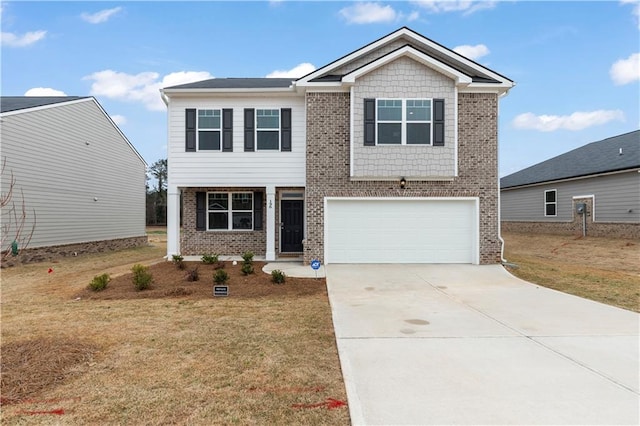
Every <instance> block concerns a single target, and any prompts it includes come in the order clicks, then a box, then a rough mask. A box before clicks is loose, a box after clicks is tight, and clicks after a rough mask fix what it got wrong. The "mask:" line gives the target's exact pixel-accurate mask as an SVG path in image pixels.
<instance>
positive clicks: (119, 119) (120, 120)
mask: <svg viewBox="0 0 640 426" xmlns="http://www.w3.org/2000/svg"><path fill="white" fill-rule="evenodd" d="M111 119H112V120H113V122H114V123H116V125H118V126H122V125H124V124H127V117H125V116H124V115H118V114H116V115H112V116H111Z"/></svg>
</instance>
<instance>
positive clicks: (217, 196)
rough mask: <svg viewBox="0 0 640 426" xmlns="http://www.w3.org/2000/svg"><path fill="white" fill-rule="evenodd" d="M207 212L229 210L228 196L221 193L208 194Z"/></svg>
mask: <svg viewBox="0 0 640 426" xmlns="http://www.w3.org/2000/svg"><path fill="white" fill-rule="evenodd" d="M209 210H229V195H228V194H221V193H213V194H209Z"/></svg>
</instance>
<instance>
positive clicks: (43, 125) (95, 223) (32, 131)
mask: <svg viewBox="0 0 640 426" xmlns="http://www.w3.org/2000/svg"><path fill="white" fill-rule="evenodd" d="M1 136H2V157H3V158H6V169H5V173H4V175H3V180H2V193H3V194H4V193H6V191H7V189H8V185H9V176H10V174H11V173H13V175H14V177H15V182H16V185H15V189H14V202H15V203H16V205H17V206H20V204H21V199H22V196H21V194H20V190H22V191H23V193H24V201H25V204H26V207H27V210H28V216H29V217H28V223H27V226H26V228H28V229H30V227H31V223H32V220H33V216H32V213H31V212H32V211H33V210H35V214H36V228H35V232H34V235H33V239H32V240H31V244H30V245H29V246H30V247H44V246H51V245H61V244H71V243H80V242H88V241H101V240H110V239H116V238H127V237H137V236H143V235H145V164H144V162H143V161H142V159H141V158H140V157H139V156H138V154H137V153H136V152H135V151H134V150H133V149H132V147H131V146H130V145H129V143H128V141H127V140H126V139H125V138H123V137H122V135H121V134H120V132H119V131H118V129H117V128H116V127H114V125H113V124H112V122H111V121H110V120H109V118H108V117H107V116H106V115H105V113H104V112H103V110H102V109H101V108H100V107H99V106H98V105H97V104H96V103H95V101H94V100H93V99H88V100H86V101H82V102H76V103H72V104H60V105H57V106H54V107H50V108H44V109H39V110H30V111H25V112H23V113H19V114H12V115H8V116H3V117H2V129H1ZM87 143H88V144H87ZM16 190H17V191H16ZM94 198H97V201H94ZM6 213H7V211H6V210H5V209H3V215H2V221H3V226H4V225H6V224H8V223H10V220H9V219H8V217H7V215H6ZM11 235H13V234H12V231H10V232H9V238H11ZM8 243H11V241H8Z"/></svg>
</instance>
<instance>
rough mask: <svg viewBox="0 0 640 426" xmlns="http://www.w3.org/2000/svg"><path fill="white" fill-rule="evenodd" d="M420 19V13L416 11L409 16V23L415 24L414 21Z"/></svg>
mask: <svg viewBox="0 0 640 426" xmlns="http://www.w3.org/2000/svg"><path fill="white" fill-rule="evenodd" d="M418 18H420V12H418V11H417V10H414V11H413V12H411V13H410V14H409V16H407V21H408V22H413V21H416V20H417V19H418Z"/></svg>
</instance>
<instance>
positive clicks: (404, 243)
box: [325, 198, 478, 263]
mask: <svg viewBox="0 0 640 426" xmlns="http://www.w3.org/2000/svg"><path fill="white" fill-rule="evenodd" d="M477 222H478V221H477V209H476V199H466V198H465V199H455V200H453V199H435V198H410V199H407V198H405V199H398V198H386V199H344V198H335V199H331V198H328V199H327V200H326V205H325V262H326V263H477V246H478V243H477V241H478V238H477V234H478V231H477Z"/></svg>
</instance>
